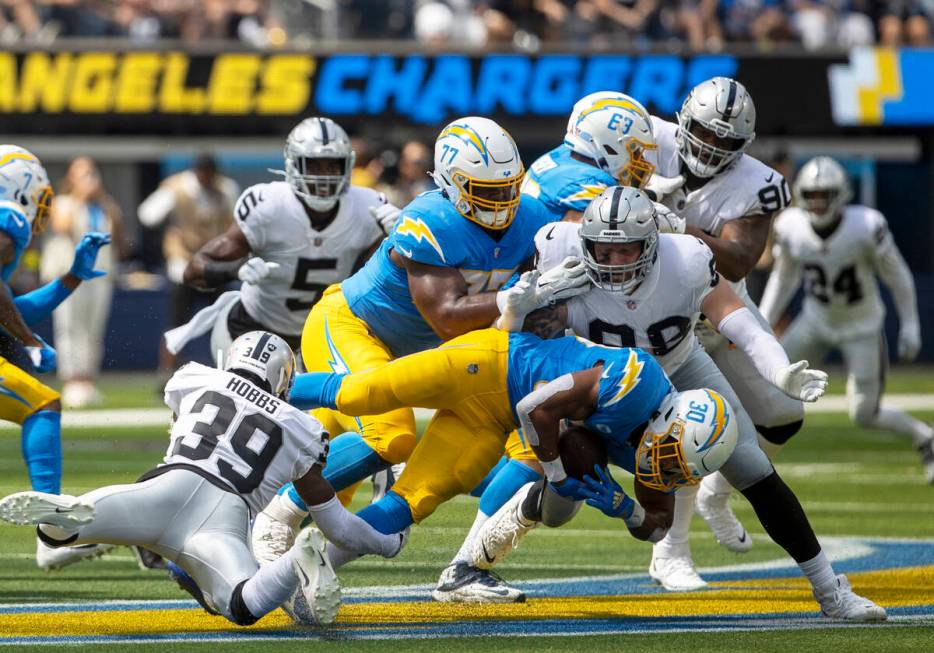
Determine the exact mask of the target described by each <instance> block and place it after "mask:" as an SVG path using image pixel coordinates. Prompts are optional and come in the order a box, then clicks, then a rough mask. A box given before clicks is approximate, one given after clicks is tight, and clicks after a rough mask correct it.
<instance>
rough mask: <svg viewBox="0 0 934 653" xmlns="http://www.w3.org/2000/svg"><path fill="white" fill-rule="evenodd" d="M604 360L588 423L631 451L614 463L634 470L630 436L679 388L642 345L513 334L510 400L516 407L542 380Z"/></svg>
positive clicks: (613, 445)
mask: <svg viewBox="0 0 934 653" xmlns="http://www.w3.org/2000/svg"><path fill="white" fill-rule="evenodd" d="M600 363H602V364H603V375H602V376H601V377H600V394H599V397H598V399H597V410H596V411H594V413H593V414H592V415H590V417H588V418H587V419H586V420H584V426H586V427H587V428H589V429H590V430H591V431H593V432H595V433H598V434H600V435H601V436H602V437H603V439H604V440H606V442H607V449H608V450H609V451H614V450H619V449H624V450H627V454H628V456H627V458H628V459H627V460H618V459H617V457H616V456H614V459H613V462H615V463H617V464H620V465H622V466H624V467H627V468H628V469H630V470H631V469H632V453H634V450H633V449H632V446H631V443H630V442H629V438H630V435H631V434H632V432H633V431H634V430H635V429H636V428H638V427H640V426H642V425H643V424H645V423H646V422H648V421H649V420H650V419H651V418H652V414H653V413H654V412H655V411H656V410H657V409H658V406H659V405H660V404H661V403H662V400H663V399H664V398H665V397H666V396H667V395H668V394H669V393H670V392H673V391H674V388H673V387H672V385H671V382H670V381H669V380H668V377H667V376H666V375H665V372H664V370H662V367H661V365H659V364H658V363H657V362H656V361H655V359H654V358H653V357H652V356H650V355H649V354H647V353H645V352H644V351H642V350H641V349H634V348H628V347H622V348H619V347H604V346H601V345H596V344H594V343H592V342H590V341H589V340H585V339H584V338H578V337H574V336H566V337H562V338H554V339H551V340H542V339H540V338H538V337H537V336H534V335H532V334H530V333H511V334H509V363H508V364H509V368H508V372H507V374H506V380H507V384H508V386H509V399H510V403H511V404H512V406H513V411H515V405H516V404H517V403H518V402H519V401H520V400H521V399H522V398H523V397H525V396H526V395H527V394H529V393H530V392H532V391H533V390H534V389H535V388H536V387H537V386H538V385H540V384H542V383H548V382H549V381H553V380H555V379H557V378H558V377H560V376H562V375H564V374H568V373H573V372H579V371H581V370H585V369H588V368H590V367H594V366H596V365H598V364H600ZM516 423H517V424H518V417H517V416H516Z"/></svg>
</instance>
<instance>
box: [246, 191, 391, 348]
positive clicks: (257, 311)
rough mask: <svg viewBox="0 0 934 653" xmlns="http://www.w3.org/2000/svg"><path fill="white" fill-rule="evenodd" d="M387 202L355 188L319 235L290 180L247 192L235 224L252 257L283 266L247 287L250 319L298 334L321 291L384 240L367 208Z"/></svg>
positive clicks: (342, 198) (381, 197) (375, 194)
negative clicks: (270, 276) (244, 238)
mask: <svg viewBox="0 0 934 653" xmlns="http://www.w3.org/2000/svg"><path fill="white" fill-rule="evenodd" d="M385 203H386V198H385V196H384V195H383V194H382V193H378V192H376V191H374V190H371V189H369V188H360V187H357V186H351V187H350V188H349V189H348V191H347V192H346V193H344V194H343V195H341V199H340V206H339V208H338V211H337V216H336V217H335V218H334V220H333V221H332V222H331V224H329V225H328V226H327V227H326V228H325V229H324V230H323V231H315V230H314V229H312V227H311V222H310V221H309V220H308V216H307V214H306V213H305V208H304V205H303V204H302V202H301V201H300V200H299V199H298V198H297V197H296V196H295V193H294V192H292V189H291V188H290V187H289V185H288V184H287V183H286V182H284V181H274V182H272V183H268V184H257V185H255V186H251V187H250V188H248V189H246V191H244V193H243V194H242V195H241V196H240V199H239V200H238V201H237V205H236V207H235V209H234V214H235V215H236V217H237V225H238V226H239V227H240V231H242V232H243V235H244V236H245V237H246V239H247V242H248V243H249V244H250V249H251V251H252V253H253V255H254V256H259V257H260V258H262V259H263V260H264V261H272V262H275V263H278V264H279V265H280V266H281V268H280V270H279V271H278V272H277V273H276V274H275V275H273V276H274V278H267V279H264V280H263V282H262V283H261V284H257V285H253V284H249V283H244V284H243V286H242V288H241V291H240V300H241V301H242V302H243V307H244V308H245V309H246V312H247V313H248V314H249V315H250V317H252V318H253V319H254V320H256V321H257V322H258V323H260V324H262V325H263V326H265V327H267V328H268V329H269V330H270V331H274V332H276V333H280V334H286V335H291V336H300V335H301V333H302V327H303V326H304V324H305V318H306V317H307V316H308V311H309V310H310V309H311V307H312V306H313V305H314V303H315V302H316V301H318V298H319V297H320V296H321V292H322V291H323V290H324V289H325V288H327V287H328V286H329V285H331V284H334V283H338V282H340V281H343V280H344V279H346V278H347V277H348V276H350V274H351V273H352V272H353V266H354V263H355V262H356V261H357V259H358V258H359V257H360V255H361V254H362V253H363V252H365V251H366V250H367V249H369V248H370V247H371V246H372V245H373V243H375V242H376V241H378V240H379V239H380V238H382V237H383V232H382V230H381V229H380V227H379V225H378V224H377V222H376V220H375V219H374V218H373V216H371V215H370V212H369V209H370V207H372V206H379V205H381V204H385Z"/></svg>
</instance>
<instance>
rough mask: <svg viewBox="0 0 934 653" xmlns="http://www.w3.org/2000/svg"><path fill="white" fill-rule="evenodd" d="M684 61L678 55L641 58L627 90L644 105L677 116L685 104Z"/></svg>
mask: <svg viewBox="0 0 934 653" xmlns="http://www.w3.org/2000/svg"><path fill="white" fill-rule="evenodd" d="M683 73H684V61H682V60H681V58H680V57H676V56H674V55H650V56H645V57H641V58H640V59H639V61H638V65H637V66H636V70H635V72H633V74H632V85H631V86H630V87H629V90H628V91H626V92H627V93H628V94H629V95H631V96H633V97H634V98H636V99H637V100H639V102H641V103H642V104H643V105H649V104H652V105H654V106H656V107H657V108H658V109H659V110H660V111H661V112H662V113H674V112H675V111H677V110H678V107H680V106H681V103H682V102H683V101H684V96H685V95H686V94H687V93H686V92H682V91H681V89H682V87H683V85H682V78H683Z"/></svg>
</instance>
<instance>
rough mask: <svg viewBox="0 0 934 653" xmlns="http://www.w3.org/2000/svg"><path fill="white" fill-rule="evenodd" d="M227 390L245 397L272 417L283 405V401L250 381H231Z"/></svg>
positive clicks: (234, 379) (235, 379)
mask: <svg viewBox="0 0 934 653" xmlns="http://www.w3.org/2000/svg"><path fill="white" fill-rule="evenodd" d="M227 389H228V390H230V391H231V392H233V393H235V394H237V395H238V396H240V397H243V398H244V399H246V400H247V401H249V402H250V403H251V404H253V405H254V406H256V407H257V408H260V409H262V410H264V411H266V412H267V413H269V414H270V415H274V414H275V412H276V411H277V410H279V406H281V405H282V402H281V401H279V400H278V399H275V398H273V397H272V396H271V395H268V394H266V393H265V392H263V391H262V390H260V389H259V388H257V387H256V386H255V385H253V384H252V383H250V382H249V381H245V380H243V379H237V378H233V379H230V381H228V382H227Z"/></svg>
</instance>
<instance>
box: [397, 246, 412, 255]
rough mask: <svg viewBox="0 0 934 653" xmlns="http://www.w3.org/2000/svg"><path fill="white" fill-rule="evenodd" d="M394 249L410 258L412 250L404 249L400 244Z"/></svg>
mask: <svg viewBox="0 0 934 653" xmlns="http://www.w3.org/2000/svg"><path fill="white" fill-rule="evenodd" d="M396 249H398V250H399V251H400V252H402V253H403V254H405V255H406V257H407V258H412V250H410V249H406V248H405V247H403V246H402V245H396Z"/></svg>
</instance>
